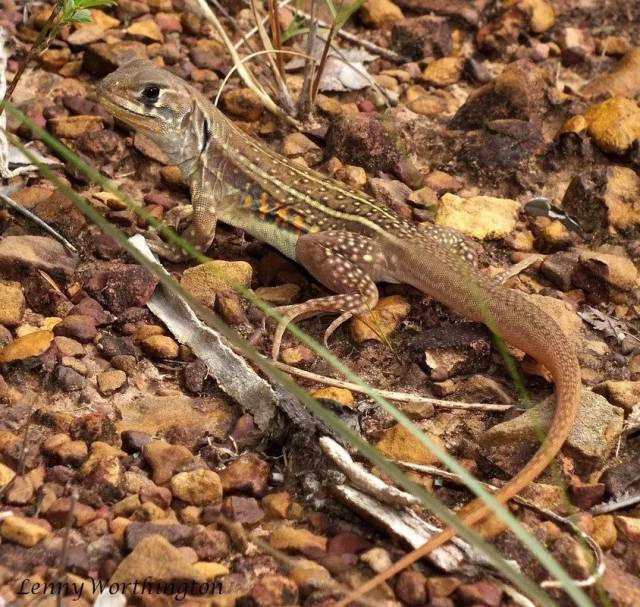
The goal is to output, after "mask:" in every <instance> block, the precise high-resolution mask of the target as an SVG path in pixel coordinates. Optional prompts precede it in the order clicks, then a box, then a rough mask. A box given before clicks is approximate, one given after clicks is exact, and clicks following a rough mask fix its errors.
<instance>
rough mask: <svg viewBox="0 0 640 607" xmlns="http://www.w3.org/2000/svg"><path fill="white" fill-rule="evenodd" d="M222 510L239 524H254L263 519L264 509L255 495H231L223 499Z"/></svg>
mask: <svg viewBox="0 0 640 607" xmlns="http://www.w3.org/2000/svg"><path fill="white" fill-rule="evenodd" d="M222 510H223V512H224V513H225V514H227V515H228V516H229V517H230V518H232V519H233V520H234V521H235V522H236V523H240V524H241V525H255V524H256V523H259V522H260V521H261V520H262V519H264V510H262V508H260V505H259V504H258V500H256V498H255V497H240V496H237V495H232V496H230V497H228V498H226V499H225V500H224V504H223V508H222Z"/></svg>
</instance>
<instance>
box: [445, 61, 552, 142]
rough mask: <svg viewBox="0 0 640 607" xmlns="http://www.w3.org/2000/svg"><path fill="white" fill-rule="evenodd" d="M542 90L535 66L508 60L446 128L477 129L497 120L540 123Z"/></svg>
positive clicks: (542, 85)
mask: <svg viewBox="0 0 640 607" xmlns="http://www.w3.org/2000/svg"><path fill="white" fill-rule="evenodd" d="M545 89H546V87H545V84H544V80H543V79H542V76H541V73H540V70H539V69H538V68H537V67H536V66H535V65H533V64H532V63H530V62H528V61H524V60H521V61H517V62H515V63H511V64H509V65H507V66H506V67H505V68H504V70H503V71H502V73H501V74H500V75H499V76H498V77H496V78H494V79H493V80H492V81H491V82H489V83H487V84H486V85H485V86H483V87H481V88H480V89H478V90H476V91H474V92H473V93H472V94H471V95H469V97H468V99H467V101H465V103H464V105H463V106H462V107H461V108H460V109H459V110H458V112H457V113H456V115H455V116H454V117H453V119H452V120H451V122H450V124H449V127H450V128H454V129H462V130H469V129H478V128H482V127H483V126H485V125H486V124H487V123H488V122H489V121H493V120H499V119H500V120H501V119H513V120H523V121H532V122H534V123H539V122H540V121H541V119H542V113H543V111H544V105H543V104H544V91H545Z"/></svg>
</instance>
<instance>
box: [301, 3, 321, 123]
mask: <svg viewBox="0 0 640 607" xmlns="http://www.w3.org/2000/svg"><path fill="white" fill-rule="evenodd" d="M317 5H318V3H317V0H311V19H310V24H311V25H310V26H309V32H308V34H307V55H308V57H307V58H306V59H305V62H304V80H303V82H302V90H301V92H300V96H299V97H298V112H299V114H300V116H302V119H303V120H307V118H308V117H309V115H310V114H311V108H312V107H313V106H312V104H311V84H312V82H313V73H314V68H315V65H314V58H313V43H314V41H315V39H316V31H317V29H318V20H317V19H316V9H317Z"/></svg>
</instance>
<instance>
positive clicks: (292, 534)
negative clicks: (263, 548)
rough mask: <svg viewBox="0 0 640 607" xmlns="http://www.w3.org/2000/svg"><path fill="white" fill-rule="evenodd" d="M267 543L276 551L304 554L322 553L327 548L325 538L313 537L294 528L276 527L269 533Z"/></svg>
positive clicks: (307, 532) (305, 530)
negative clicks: (308, 552)
mask: <svg viewBox="0 0 640 607" xmlns="http://www.w3.org/2000/svg"><path fill="white" fill-rule="evenodd" d="M269 543H270V544H271V547H272V548H275V549H276V550H290V551H298V552H304V551H307V550H317V551H320V552H324V551H325V550H326V548H327V538H326V537H322V536H320V535H315V534H314V533H311V531H308V530H307V529H296V528H295V527H286V526H283V527H278V528H277V529H275V530H274V531H273V532H272V533H271V537H270V538H269Z"/></svg>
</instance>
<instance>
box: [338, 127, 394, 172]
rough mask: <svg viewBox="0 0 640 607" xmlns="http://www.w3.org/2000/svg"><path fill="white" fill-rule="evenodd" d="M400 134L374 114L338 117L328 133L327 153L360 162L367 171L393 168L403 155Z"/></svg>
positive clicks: (351, 162)
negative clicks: (400, 146) (393, 131)
mask: <svg viewBox="0 0 640 607" xmlns="http://www.w3.org/2000/svg"><path fill="white" fill-rule="evenodd" d="M396 140H397V135H394V134H392V133H390V132H389V130H388V128H387V126H386V125H385V124H384V123H383V121H382V120H381V119H380V118H379V117H377V116H376V115H373V114H355V115H349V116H343V117H338V118H336V119H335V120H334V121H333V122H332V123H331V126H330V127H329V131H328V133H327V148H326V152H325V153H326V154H327V155H328V156H337V157H338V158H340V159H341V160H342V161H343V162H344V161H348V162H349V163H350V164H357V165H360V166H362V167H364V168H365V169H367V170H368V171H370V172H372V173H375V172H377V171H386V172H392V171H393V169H394V167H395V165H396V164H397V163H398V161H399V160H400V158H401V151H400V150H399V148H398V144H397V142H396Z"/></svg>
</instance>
